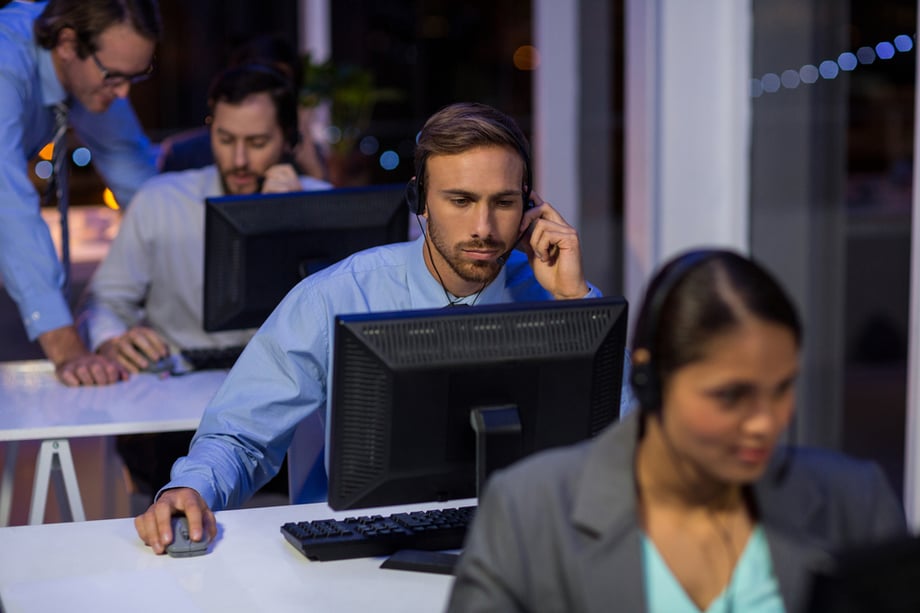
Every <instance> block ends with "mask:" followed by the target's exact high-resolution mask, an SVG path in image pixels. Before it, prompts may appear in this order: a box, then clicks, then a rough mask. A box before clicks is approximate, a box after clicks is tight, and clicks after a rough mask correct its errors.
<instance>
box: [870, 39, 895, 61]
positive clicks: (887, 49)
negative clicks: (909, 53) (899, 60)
mask: <svg viewBox="0 0 920 613" xmlns="http://www.w3.org/2000/svg"><path fill="white" fill-rule="evenodd" d="M875 53H876V54H878V58H879V59H880V60H890V59H891V58H893V57H894V45H892V44H891V43H889V42H887V41H884V42H881V43H879V44H877V45H876V46H875Z"/></svg>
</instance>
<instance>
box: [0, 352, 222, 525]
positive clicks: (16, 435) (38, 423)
mask: <svg viewBox="0 0 920 613" xmlns="http://www.w3.org/2000/svg"><path fill="white" fill-rule="evenodd" d="M225 377H226V372H225V371H203V372H198V373H192V374H188V375H184V376H181V377H165V378H164V377H160V376H158V375H150V374H141V375H134V376H133V377H131V378H130V379H129V380H128V381H124V382H121V383H116V384H114V385H107V386H101V387H67V386H65V385H63V384H62V383H60V382H59V381H58V380H57V378H56V377H55V375H54V368H53V366H52V365H51V363H50V362H47V361H44V360H34V361H26V362H4V363H0V441H9V442H10V443H11V444H10V445H9V446H8V447H7V454H6V462H5V464H4V470H3V477H2V483H0V526H5V525H7V524H8V523H9V513H10V503H11V499H12V484H13V477H14V469H15V464H16V452H17V442H18V441H24V440H41V441H42V445H41V448H40V450H39V454H38V461H37V462H36V467H35V479H34V485H33V488H32V502H31V505H30V510H29V523H30V524H36V523H41V522H42V520H43V518H44V513H45V503H46V501H47V495H48V486H49V484H50V482H51V477H52V475H56V476H60V479H58V480H57V481H56V482H55V485H56V486H58V493H59V494H60V495H59V496H58V500H60V501H61V502H62V504H63V502H64V500H66V501H67V502H68V503H69V512H70V515H71V516H72V518H73V519H75V520H78V521H79V520H83V519H84V518H85V514H84V512H83V503H82V500H81V499H80V491H79V488H78V486H77V477H76V473H75V471H74V467H73V458H72V456H71V453H70V444H69V442H68V439H70V438H75V437H82V436H109V435H115V434H136V433H145V432H171V431H180V430H194V429H195V428H197V427H198V422H199V421H200V419H201V413H202V411H203V410H204V408H205V406H206V405H207V403H208V401H209V400H210V399H211V396H213V395H214V392H216V391H217V388H218V387H219V386H220V384H221V383H222V382H223V380H224V378H225Z"/></svg>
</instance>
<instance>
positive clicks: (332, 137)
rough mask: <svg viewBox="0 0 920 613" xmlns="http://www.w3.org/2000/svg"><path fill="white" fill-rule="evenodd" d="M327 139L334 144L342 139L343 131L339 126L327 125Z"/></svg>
mask: <svg viewBox="0 0 920 613" xmlns="http://www.w3.org/2000/svg"><path fill="white" fill-rule="evenodd" d="M326 140H327V141H328V142H330V143H332V144H333V145H335V144H336V143H338V142H340V141H341V140H342V131H341V130H340V129H339V128H338V126H327V127H326Z"/></svg>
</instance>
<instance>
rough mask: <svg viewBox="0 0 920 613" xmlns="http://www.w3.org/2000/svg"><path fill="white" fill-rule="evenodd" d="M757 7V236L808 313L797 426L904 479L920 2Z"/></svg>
mask: <svg viewBox="0 0 920 613" xmlns="http://www.w3.org/2000/svg"><path fill="white" fill-rule="evenodd" d="M753 8H754V52H753V60H752V81H751V96H752V129H753V131H752V152H751V153H752V157H751V245H752V250H753V254H754V256H755V257H758V258H760V259H761V260H763V261H765V262H766V263H767V264H768V265H769V266H771V267H772V268H773V269H774V270H775V271H776V272H777V273H778V274H779V275H780V276H781V278H782V279H783V280H784V282H785V283H786V284H787V285H788V286H789V287H790V289H791V290H792V292H793V294H794V295H795V297H796V300H797V301H798V303H799V307H800V309H801V311H802V314H803V317H804V320H805V326H806V338H805V346H804V353H803V355H804V358H805V359H804V368H803V379H802V384H801V391H800V403H799V415H798V416H797V418H796V423H795V428H794V435H795V437H796V438H797V440H799V441H800V442H805V443H812V444H820V445H825V446H829V447H835V448H839V449H842V450H844V451H847V452H849V453H853V454H855V455H858V456H863V457H870V458H873V459H875V460H877V461H879V462H881V463H882V465H883V467H884V468H885V470H886V472H887V473H888V476H889V477H890V479H891V481H892V484H893V485H894V486H895V487H896V488H898V489H900V488H901V486H902V483H903V459H904V456H903V450H904V429H905V404H906V390H907V379H906V376H907V338H908V305H909V287H910V282H909V272H910V270H909V269H910V225H911V210H910V203H911V189H912V185H911V182H912V165H913V159H912V152H913V140H914V93H915V85H916V84H915V72H914V71H915V61H916V52H915V49H914V45H915V44H916V40H915V25H916V21H917V16H916V8H917V3H916V2H913V1H903V0H883V1H869V0H851V1H850V2H840V1H839V0H808V1H801V0H774V1H771V2H764V1H755V2H754V3H753Z"/></svg>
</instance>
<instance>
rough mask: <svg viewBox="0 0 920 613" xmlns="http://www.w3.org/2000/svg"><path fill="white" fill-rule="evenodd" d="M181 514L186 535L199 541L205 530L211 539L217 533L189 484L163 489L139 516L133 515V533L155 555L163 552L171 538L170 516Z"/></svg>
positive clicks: (208, 511) (215, 521) (205, 505)
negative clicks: (186, 522) (185, 522)
mask: <svg viewBox="0 0 920 613" xmlns="http://www.w3.org/2000/svg"><path fill="white" fill-rule="evenodd" d="M177 514H183V515H185V517H186V518H187V519H188V531H189V536H190V537H191V539H192V540H193V541H200V540H201V539H202V538H204V536H205V533H207V535H208V537H209V538H210V539H211V540H213V539H214V537H215V536H217V520H216V519H215V518H214V513H213V512H212V511H211V509H209V508H208V505H207V504H206V503H205V501H204V499H203V498H202V497H201V495H200V494H199V493H198V492H196V491H195V490H193V489H191V488H189V487H178V488H175V489H170V490H166V491H165V492H163V494H162V495H161V496H160V497H159V498H158V499H157V500H156V502H154V503H153V504H152V505H150V508H148V509H147V510H146V511H145V512H144V513H143V515H138V516H137V517H135V518H134V528H135V529H136V530H137V535H138V536H139V537H141V540H142V541H144V543H145V544H147V545H148V546H150V548H151V549H153V552H154V553H156V554H162V553H165V552H166V546H167V545H169V544H170V543H171V542H172V541H173V533H172V516H173V515H177Z"/></svg>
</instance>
